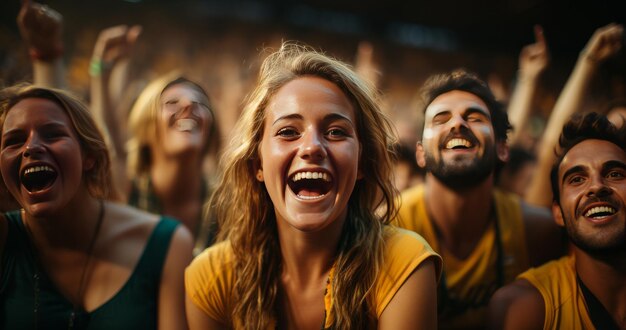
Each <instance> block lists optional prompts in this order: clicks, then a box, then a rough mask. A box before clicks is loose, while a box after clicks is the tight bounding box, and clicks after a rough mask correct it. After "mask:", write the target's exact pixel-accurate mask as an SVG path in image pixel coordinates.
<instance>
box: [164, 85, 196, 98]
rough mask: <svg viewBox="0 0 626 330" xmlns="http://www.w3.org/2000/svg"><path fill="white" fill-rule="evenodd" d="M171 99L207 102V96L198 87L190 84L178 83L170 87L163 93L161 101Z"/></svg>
mask: <svg viewBox="0 0 626 330" xmlns="http://www.w3.org/2000/svg"><path fill="white" fill-rule="evenodd" d="M171 97H189V98H192V99H195V100H198V99H201V100H205V99H206V96H205V95H204V93H202V92H201V91H200V90H198V88H197V87H195V86H193V85H191V84H188V83H178V84H175V85H171V86H168V87H167V88H166V89H164V90H163V92H162V93H161V99H165V98H171Z"/></svg>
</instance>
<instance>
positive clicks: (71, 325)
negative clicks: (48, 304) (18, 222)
mask: <svg viewBox="0 0 626 330" xmlns="http://www.w3.org/2000/svg"><path fill="white" fill-rule="evenodd" d="M104 209H105V207H104V201H103V200H100V212H99V214H98V220H97V222H96V228H95V229H94V232H93V234H92V236H91V240H90V241H89V245H88V246H87V257H86V258H85V263H84V264H83V269H82V272H81V276H80V282H79V284H78V293H77V296H76V298H77V299H76V302H73V303H72V311H71V312H70V315H69V319H68V325H67V328H68V329H74V326H75V325H76V313H77V312H79V309H82V307H81V306H80V303H81V301H82V298H83V296H84V291H85V285H86V282H85V278H86V277H87V269H88V268H89V264H90V263H91V259H92V258H93V249H94V247H95V246H96V239H97V238H98V234H99V233H100V228H101V227H102V222H103V220H104ZM24 227H25V228H26V231H27V232H28V234H29V235H30V237H31V239H30V240H29V247H30V250H31V251H30V252H31V254H32V257H33V260H34V261H35V262H34V268H35V274H34V275H33V280H34V284H33V291H34V306H33V313H34V314H35V315H34V316H35V317H34V324H35V329H38V328H39V326H38V321H39V308H40V306H41V305H40V284H39V281H40V279H41V274H40V269H39V268H40V267H39V261H38V258H37V253H36V251H37V250H36V249H35V244H34V241H33V238H34V236H33V233H32V232H31V231H30V228H29V227H28V226H26V225H25V226H24Z"/></svg>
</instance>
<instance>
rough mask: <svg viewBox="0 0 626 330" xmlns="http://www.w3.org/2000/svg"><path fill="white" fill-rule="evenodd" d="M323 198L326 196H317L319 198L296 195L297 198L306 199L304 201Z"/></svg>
mask: <svg viewBox="0 0 626 330" xmlns="http://www.w3.org/2000/svg"><path fill="white" fill-rule="evenodd" d="M324 196H326V195H319V196H302V195H298V197H299V198H301V199H306V200H313V199H320V198H322V197H324Z"/></svg>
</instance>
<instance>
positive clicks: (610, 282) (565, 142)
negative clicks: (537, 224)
mask: <svg viewBox="0 0 626 330" xmlns="http://www.w3.org/2000/svg"><path fill="white" fill-rule="evenodd" d="M559 144H560V147H561V150H560V152H559V154H558V159H557V161H556V163H555V164H554V165H553V167H552V171H551V173H550V180H551V183H552V193H553V201H552V213H553V214H554V218H555V221H556V222H557V223H558V224H559V225H560V226H563V227H565V229H566V231H567V235H568V236H569V238H570V241H571V242H572V243H573V254H572V255H569V256H566V257H563V258H561V259H559V260H558V261H553V262H549V263H547V264H545V265H544V266H541V267H539V268H534V269H531V270H528V271H527V272H524V273H523V274H521V275H520V276H519V279H518V280H517V281H516V282H514V283H513V284H510V285H507V286H505V287H504V288H502V289H501V290H499V291H498V292H497V293H496V294H495V295H494V297H493V300H492V302H491V305H490V312H491V317H490V321H491V322H492V325H493V326H494V327H496V328H507V329H540V328H543V329H626V149H625V148H626V127H621V128H620V129H619V130H618V129H616V128H615V127H614V126H613V125H612V124H610V123H609V121H608V120H607V118H606V117H605V116H602V115H597V114H595V113H590V114H588V115H586V116H585V117H582V118H581V117H579V118H576V119H573V120H571V121H570V122H569V123H568V124H567V125H566V126H565V127H564V128H563V133H562V134H561V138H560V142H559Z"/></svg>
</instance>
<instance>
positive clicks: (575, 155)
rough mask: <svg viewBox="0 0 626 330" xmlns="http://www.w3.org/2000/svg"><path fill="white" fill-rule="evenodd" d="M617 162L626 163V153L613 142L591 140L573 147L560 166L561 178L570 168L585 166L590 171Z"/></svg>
mask: <svg viewBox="0 0 626 330" xmlns="http://www.w3.org/2000/svg"><path fill="white" fill-rule="evenodd" d="M611 160H617V161H620V162H622V163H626V152H625V151H624V150H622V149H621V148H620V147H618V146H617V145H615V144H614V143H612V142H609V141H604V140H597V139H589V140H584V141H582V142H580V143H578V144H577V145H575V146H574V147H572V148H571V149H570V150H569V151H568V152H567V153H566V154H565V157H563V161H562V162H561V164H560V165H559V177H561V176H562V175H563V173H565V171H567V170H568V169H570V168H573V167H575V166H583V167H587V168H589V169H601V168H602V165H603V164H605V163H606V162H608V161H611Z"/></svg>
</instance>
